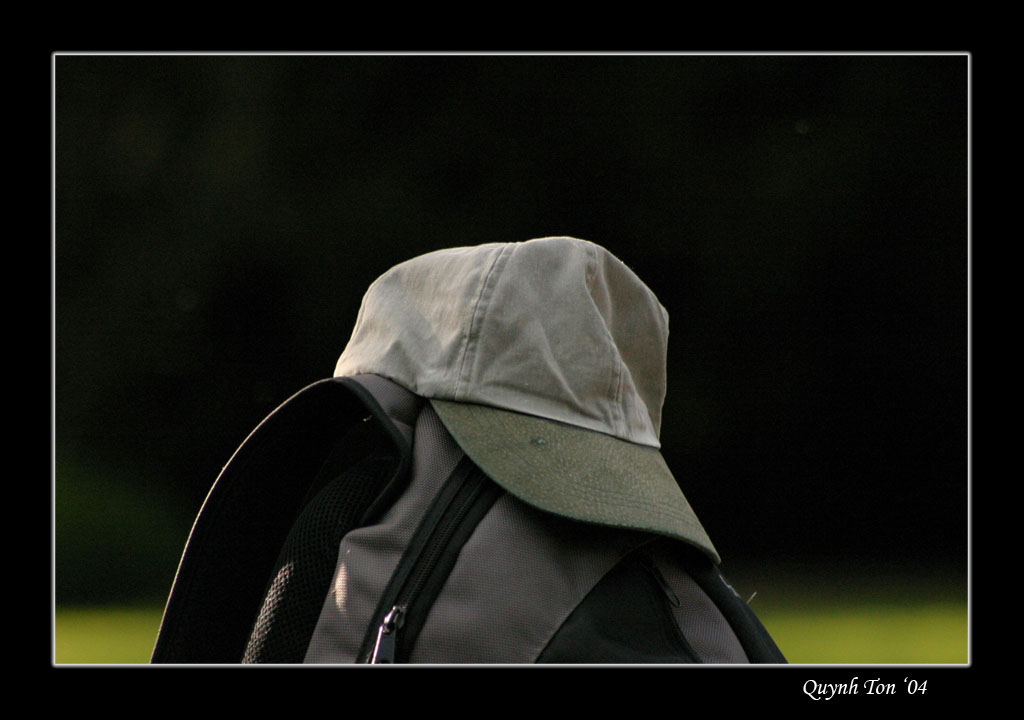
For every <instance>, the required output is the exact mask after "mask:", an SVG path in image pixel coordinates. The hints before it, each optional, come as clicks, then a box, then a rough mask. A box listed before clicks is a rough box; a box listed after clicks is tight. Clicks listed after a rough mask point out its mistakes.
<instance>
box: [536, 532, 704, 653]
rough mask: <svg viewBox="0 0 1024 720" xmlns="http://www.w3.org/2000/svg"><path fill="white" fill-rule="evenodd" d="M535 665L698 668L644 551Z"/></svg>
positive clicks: (608, 580) (611, 578)
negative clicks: (664, 665) (652, 665)
mask: <svg viewBox="0 0 1024 720" xmlns="http://www.w3.org/2000/svg"><path fill="white" fill-rule="evenodd" d="M537 662H538V663H566V664H567V663H609V664H623V665H625V664H639V663H665V664H678V663H699V662H700V659H699V658H698V656H697V653H696V652H695V651H694V649H693V648H692V647H691V646H690V644H689V642H687V640H686V638H685V637H684V636H683V634H682V632H681V631H680V630H679V626H678V625H676V622H675V619H674V618H673V616H672V611H671V608H670V607H669V601H668V599H667V597H666V595H665V591H664V588H663V586H662V584H661V583H660V582H659V581H658V578H657V577H656V576H655V575H654V574H653V573H652V568H651V567H650V564H649V563H648V562H645V550H644V549H643V548H640V549H637V550H634V551H633V552H632V553H630V554H629V555H627V556H626V557H625V558H623V560H622V561H621V562H619V563H618V565H616V566H615V568H614V569H613V570H612V571H611V572H609V573H608V574H607V575H606V576H605V577H604V578H602V580H601V582H599V583H598V584H597V585H596V586H595V587H594V589H593V590H592V591H591V592H590V593H589V594H588V595H587V596H586V597H585V598H584V599H583V602H581V603H580V604H579V606H577V608H576V609H575V610H574V611H573V612H572V614H571V615H570V616H569V617H568V618H567V619H566V621H565V623H564V624H563V625H562V626H561V627H560V628H559V630H558V632H557V633H556V634H555V635H554V637H552V639H551V641H550V642H549V643H548V645H547V647H546V648H544V651H543V652H542V653H541V654H540V656H539V657H538V658H537Z"/></svg>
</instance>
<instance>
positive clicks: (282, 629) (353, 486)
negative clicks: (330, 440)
mask: <svg viewBox="0 0 1024 720" xmlns="http://www.w3.org/2000/svg"><path fill="white" fill-rule="evenodd" d="M393 470H394V460H393V459H392V458H386V457H370V458H366V459H365V460H363V461H361V462H359V463H357V464H356V465H354V466H352V467H351V468H349V469H347V470H346V471H345V472H344V473H342V474H341V475H340V476H338V477H336V478H335V479H334V480H332V481H330V482H328V483H327V484H326V485H325V486H324V487H323V489H322V490H320V492H319V493H318V494H317V495H316V496H315V497H314V498H313V500H312V501H310V502H309V503H308V504H307V505H306V507H305V508H304V510H303V511H302V514H301V515H300V516H299V518H298V520H296V522H295V525H294V526H293V527H292V530H291V532H290V533H289V535H288V539H287V540H286V541H285V544H284V547H283V548H282V550H281V555H280V557H279V558H278V561H277V564H276V565H275V567H274V572H273V576H272V580H271V581H270V583H269V586H268V588H267V593H266V596H265V598H264V601H263V606H262V608H261V609H260V613H259V617H258V618H257V620H256V623H255V625H254V627H253V631H252V634H251V636H250V638H249V643H248V645H247V647H246V650H245V655H244V656H243V658H242V662H244V663H301V662H302V660H303V657H304V655H305V653H306V648H307V646H308V644H309V639H310V637H311V636H312V634H313V629H314V628H315V627H316V622H317V618H318V617H319V615H320V611H321V609H322V607H323V603H324V598H325V597H326V595H327V592H328V590H329V588H330V585H331V579H332V577H333V575H334V569H335V566H336V564H337V559H338V547H339V545H340V543H341V539H342V537H343V536H344V535H345V534H346V533H347V532H348V531H349V530H350V529H352V528H353V527H355V526H356V525H357V523H358V522H359V521H360V520H361V519H362V514H363V513H364V512H365V509H366V508H367V506H368V505H369V504H370V503H371V502H372V501H373V500H374V498H375V497H376V496H377V494H378V493H379V492H380V486H381V482H382V481H383V480H385V479H386V478H387V476H388V475H389V474H390V473H391V472H393Z"/></svg>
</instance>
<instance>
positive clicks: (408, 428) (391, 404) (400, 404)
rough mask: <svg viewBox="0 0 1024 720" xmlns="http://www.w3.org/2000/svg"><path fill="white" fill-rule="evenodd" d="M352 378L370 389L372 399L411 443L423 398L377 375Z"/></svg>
mask: <svg viewBox="0 0 1024 720" xmlns="http://www.w3.org/2000/svg"><path fill="white" fill-rule="evenodd" d="M352 379H353V380H355V381H356V382H358V383H359V384H360V385H362V386H363V387H364V388H366V389H367V390H369V391H370V394H371V395H373V399H374V400H376V401H377V404H378V405H380V406H381V409H382V410H384V412H385V413H386V414H387V416H388V417H389V418H391V421H392V422H393V423H395V425H396V426H397V427H398V429H399V430H400V431H401V432H402V434H403V435H404V436H405V439H406V442H408V443H410V444H411V443H412V441H413V427H414V425H415V424H416V418H417V417H418V416H419V412H420V406H421V405H422V404H423V403H424V400H423V398H421V397H419V396H418V395H414V394H413V393H411V392H409V391H408V390H406V389H405V388H404V387H402V386H401V385H397V384H395V383H393V382H391V381H390V380H388V379H387V378H382V377H380V376H379V375H356V376H354V377H352Z"/></svg>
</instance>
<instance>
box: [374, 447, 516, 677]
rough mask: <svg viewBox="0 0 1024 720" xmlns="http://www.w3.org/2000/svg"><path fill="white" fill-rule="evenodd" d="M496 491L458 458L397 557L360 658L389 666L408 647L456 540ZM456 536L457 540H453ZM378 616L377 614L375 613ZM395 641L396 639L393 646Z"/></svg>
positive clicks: (449, 562)
mask: <svg viewBox="0 0 1024 720" xmlns="http://www.w3.org/2000/svg"><path fill="white" fill-rule="evenodd" d="M501 493H502V490H501V488H500V487H499V486H498V485H496V484H495V483H493V482H491V481H490V479H489V478H488V477H487V476H486V475H484V473H483V472H482V471H481V470H480V469H479V468H477V467H476V465H475V464H474V463H473V462H472V461H471V460H470V459H469V457H468V456H467V457H464V458H463V459H462V461H461V462H460V463H459V464H458V465H457V466H456V468H455V470H453V471H452V474H451V475H450V476H449V478H448V479H447V480H446V481H445V484H444V486H443V487H442V489H441V492H440V493H439V494H438V497H437V499H436V500H435V501H434V503H433V504H432V505H431V507H430V509H429V510H428V511H427V514H426V516H425V517H424V519H423V521H422V523H421V524H420V527H419V528H418V529H417V530H416V533H415V535H414V536H413V539H412V540H411V541H410V543H409V547H408V549H407V550H406V552H405V554H404V555H403V556H402V559H401V561H399V563H398V567H397V568H396V570H395V573H394V575H393V576H392V578H391V581H390V582H389V583H388V587H387V588H386V589H385V591H384V594H383V595H382V603H381V605H380V606H379V610H378V612H377V613H376V616H377V617H378V618H380V619H379V621H378V622H377V623H376V624H375V626H374V628H373V629H372V630H371V632H370V634H369V635H368V637H367V638H366V639H364V647H367V646H370V645H369V641H370V640H371V638H372V646H370V647H371V649H370V650H369V652H368V653H363V654H365V656H366V660H365V662H367V663H370V664H391V663H395V662H398V661H399V660H398V659H399V654H400V652H403V651H406V652H407V651H408V649H409V648H411V644H412V643H413V642H414V641H415V639H416V636H418V635H419V630H420V628H421V627H422V625H423V621H424V620H425V618H426V611H428V610H429V608H430V606H431V605H432V604H433V600H434V598H436V597H437V594H438V593H439V592H440V590H441V586H442V585H443V584H444V581H445V580H446V579H447V577H448V574H449V573H450V572H451V569H452V567H453V566H454V564H455V560H456V558H457V557H458V551H459V550H460V549H461V546H462V543H463V542H465V539H466V538H467V537H468V535H469V533H470V532H472V530H473V528H475V527H476V525H477V523H479V521H480V519H482V518H483V516H484V515H485V514H486V512H487V510H488V509H489V508H490V507H491V505H493V504H494V501H495V500H496V499H497V498H498V496H499V495H500V494H501ZM456 538H458V539H459V540H460V542H455V541H456ZM381 614H383V617H381ZM399 640H401V641H402V643H401V644H399Z"/></svg>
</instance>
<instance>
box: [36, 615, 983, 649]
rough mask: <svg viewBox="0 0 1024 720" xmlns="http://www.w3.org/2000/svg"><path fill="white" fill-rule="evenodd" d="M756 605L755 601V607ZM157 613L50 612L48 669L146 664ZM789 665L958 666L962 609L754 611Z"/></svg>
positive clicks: (964, 644)
mask: <svg viewBox="0 0 1024 720" xmlns="http://www.w3.org/2000/svg"><path fill="white" fill-rule="evenodd" d="M754 605H755V606H756V605H757V603H756V602H755V603H754ZM161 612H162V610H161V608H113V607H102V608H58V609H57V611H56V612H55V617H54V660H55V662H56V664H89V665H92V664H106V663H113V664H136V663H147V662H148V661H149V657H150V653H151V652H152V650H153V643H154V641H155V639H156V633H157V629H158V628H159V625H160V616H161ZM757 612H758V615H759V617H760V618H761V621H762V622H763V623H764V625H765V627H767V628H768V630H769V631H770V632H771V633H772V636H773V637H774V638H775V640H776V642H777V643H778V645H779V647H780V648H781V649H782V651H783V653H784V654H785V655H786V659H787V660H788V661H789V662H790V663H794V664H815V665H827V664H850V665H860V664H864V665H875V664H879V665H885V664H909V665H927V664H933V663H937V664H963V663H966V662H967V661H968V638H967V606H966V603H956V602H947V603H936V604H932V605H925V606H922V607H898V606H893V605H891V604H887V603H865V604H857V605H854V606H843V605H830V606H827V607H826V606H822V605H821V604H816V605H815V606H814V607H813V608H812V609H808V607H807V606H806V604H803V603H801V604H794V605H789V606H786V605H773V606H765V607H763V608H759V609H758V610H757Z"/></svg>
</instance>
